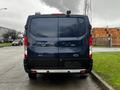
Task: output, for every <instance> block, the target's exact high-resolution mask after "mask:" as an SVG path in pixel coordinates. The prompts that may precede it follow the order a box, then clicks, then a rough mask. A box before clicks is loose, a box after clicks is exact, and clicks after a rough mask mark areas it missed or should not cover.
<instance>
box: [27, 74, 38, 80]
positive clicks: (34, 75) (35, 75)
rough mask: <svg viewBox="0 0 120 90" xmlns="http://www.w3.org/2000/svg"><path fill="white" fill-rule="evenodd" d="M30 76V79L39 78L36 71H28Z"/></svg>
mask: <svg viewBox="0 0 120 90" xmlns="http://www.w3.org/2000/svg"><path fill="white" fill-rule="evenodd" d="M28 77H29V79H30V80H36V79H37V74H35V73H28Z"/></svg>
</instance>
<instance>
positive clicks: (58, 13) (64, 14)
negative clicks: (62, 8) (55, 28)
mask: <svg viewBox="0 0 120 90" xmlns="http://www.w3.org/2000/svg"><path fill="white" fill-rule="evenodd" d="M52 15H56V16H57V15H65V14H64V13H55V14H52Z"/></svg>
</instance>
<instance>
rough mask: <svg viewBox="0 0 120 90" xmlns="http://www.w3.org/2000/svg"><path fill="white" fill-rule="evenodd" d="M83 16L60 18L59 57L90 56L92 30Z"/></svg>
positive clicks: (78, 58)
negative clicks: (90, 34)
mask: <svg viewBox="0 0 120 90" xmlns="http://www.w3.org/2000/svg"><path fill="white" fill-rule="evenodd" d="M88 27H89V26H87V22H86V21H85V19H84V18H83V17H64V18H59V57H60V59H61V60H63V61H64V60H80V59H81V60H82V59H84V58H88V56H89V44H88V37H89V33H90V30H89V28H88Z"/></svg>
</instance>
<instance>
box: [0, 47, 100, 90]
mask: <svg viewBox="0 0 120 90" xmlns="http://www.w3.org/2000/svg"><path fill="white" fill-rule="evenodd" d="M0 90H100V87H99V86H98V85H97V84H96V83H95V82H94V81H93V80H92V79H91V77H90V76H89V77H88V78H87V79H82V78H79V76H78V75H60V74H59V75H39V77H38V80H36V81H30V80H29V78H28V76H27V73H25V72H24V69H23V47H4V48H0Z"/></svg>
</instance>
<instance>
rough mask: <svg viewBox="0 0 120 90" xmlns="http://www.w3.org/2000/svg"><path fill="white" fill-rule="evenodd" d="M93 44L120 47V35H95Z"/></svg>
mask: <svg viewBox="0 0 120 90" xmlns="http://www.w3.org/2000/svg"><path fill="white" fill-rule="evenodd" d="M93 45H94V46H105V47H112V46H119V47H120V37H93Z"/></svg>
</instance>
